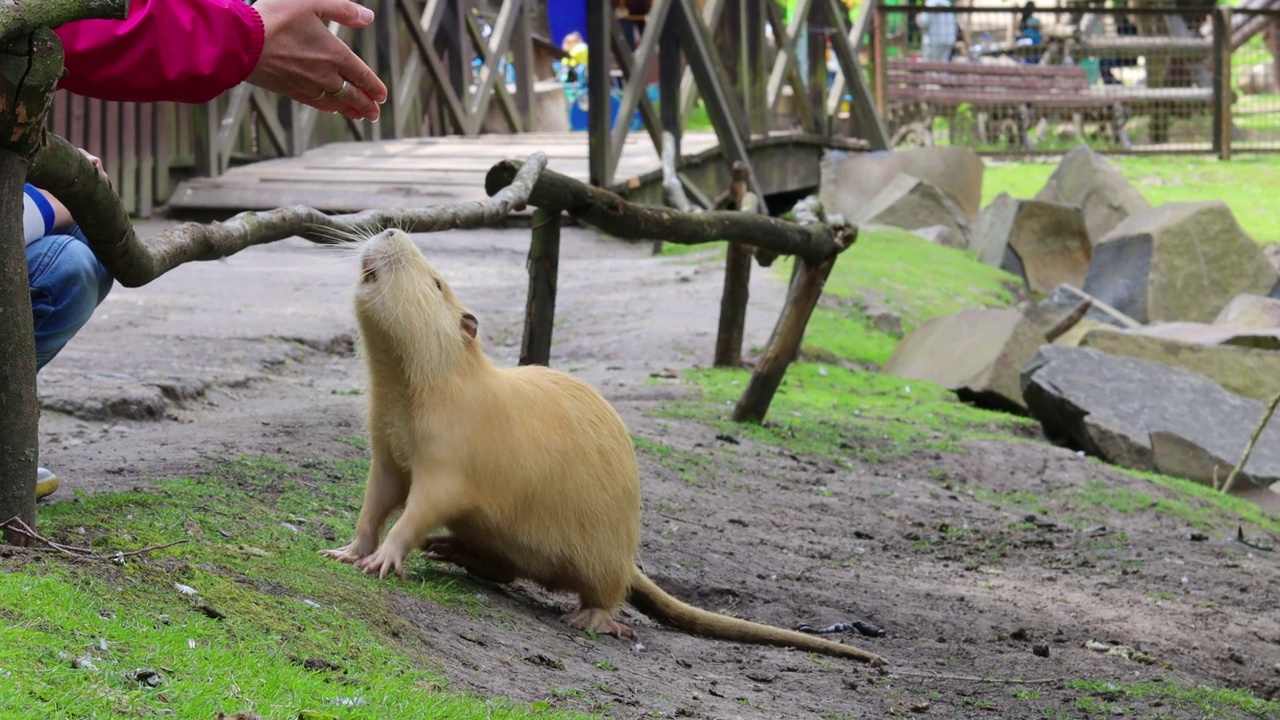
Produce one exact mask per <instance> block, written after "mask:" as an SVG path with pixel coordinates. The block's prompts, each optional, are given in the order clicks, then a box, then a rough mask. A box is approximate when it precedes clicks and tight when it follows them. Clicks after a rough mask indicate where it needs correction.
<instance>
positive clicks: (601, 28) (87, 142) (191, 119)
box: [49, 0, 885, 217]
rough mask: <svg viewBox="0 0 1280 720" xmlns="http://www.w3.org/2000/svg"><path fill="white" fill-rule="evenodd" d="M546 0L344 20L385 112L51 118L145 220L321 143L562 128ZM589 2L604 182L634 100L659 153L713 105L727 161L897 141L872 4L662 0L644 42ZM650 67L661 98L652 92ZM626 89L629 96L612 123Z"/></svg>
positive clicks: (247, 93)
mask: <svg viewBox="0 0 1280 720" xmlns="http://www.w3.org/2000/svg"><path fill="white" fill-rule="evenodd" d="M583 1H584V2H587V0H583ZM534 2H535V0H490V1H489V2H485V1H484V0H377V1H376V4H375V6H374V7H375V10H376V12H377V18H376V20H375V22H374V24H373V25H371V26H369V27H366V28H363V29H360V30H351V29H349V28H343V27H341V26H338V25H337V24H336V23H334V24H333V25H332V26H331V30H332V31H333V32H334V33H336V34H337V35H338V36H339V37H341V38H342V39H343V40H344V41H345V42H347V43H348V44H349V45H350V46H351V47H352V49H353V50H355V52H356V53H357V54H359V55H360V56H361V57H362V58H363V59H364V60H365V62H367V63H368V64H369V65H370V67H373V68H375V70H376V71H377V72H378V74H379V76H380V77H382V79H383V81H384V82H385V83H386V84H387V87H388V90H389V97H388V100H387V102H386V104H385V105H384V106H383V119H382V120H380V121H379V122H377V123H369V122H363V121H359V122H358V121H351V120H348V119H346V118H342V117H339V116H335V115H327V114H322V113H318V112H317V111H315V110H314V109H312V108H310V107H307V106H305V105H302V104H299V103H295V102H291V101H288V100H286V99H284V98H281V97H279V96H276V95H273V94H271V93H268V92H265V91H263V90H260V89H257V88H254V87H252V86H249V85H241V86H239V87H236V88H234V89H232V90H230V91H228V92H227V93H224V94H223V95H222V96H221V97H219V98H217V99H216V100H214V101H213V102H210V103H207V104H205V105H198V106H191V105H173V104H167V103H166V104H158V105H135V104H130V103H105V102H100V101H96V100H88V99H85V98H79V97H74V96H71V95H69V94H67V93H65V92H59V93H58V95H57V99H56V102H55V107H54V109H53V112H52V113H51V114H50V117H49V124H50V127H51V128H54V129H56V130H57V131H58V132H59V133H60V134H62V135H64V136H65V137H67V138H68V139H70V140H72V141H73V142H75V143H76V144H78V145H80V146H82V147H85V148H87V149H88V150H90V151H91V152H94V153H95V154H98V155H99V156H101V157H102V158H103V161H104V163H105V165H106V166H107V170H108V173H109V174H110V176H111V178H112V181H113V184H114V185H115V186H116V187H117V188H119V189H120V190H121V194H122V195H123V196H124V198H125V200H126V203H127V207H128V208H129V210H130V211H131V212H134V213H136V214H138V215H141V216H144V217H145V216H147V215H149V214H150V213H151V211H152V209H153V207H155V206H157V205H160V204H162V203H163V202H164V201H165V200H166V199H167V198H168V196H169V193H170V191H171V189H172V188H173V186H174V185H175V184H176V182H177V181H179V180H181V179H184V178H186V177H192V176H205V177H213V176H217V175H219V174H221V173H222V172H225V171H226V170H227V169H228V168H229V167H232V166H234V165H237V164H243V163H247V162H254V161H259V160H265V159H270V158H273V157H283V156H291V155H298V154H301V153H303V152H305V151H306V150H307V149H309V148H312V147H315V146H317V145H320V144H325V143H330V142H337V141H357V142H358V141H367V140H382V139H389V138H402V137H423V136H442V135H464V136H475V135H480V134H482V133H488V132H496V133H522V132H529V131H537V130H546V129H558V130H567V129H568V120H567V114H568V111H567V105H565V103H564V95H563V90H562V89H560V90H557V89H556V88H554V87H552V88H550V92H548V88H547V87H545V86H544V87H543V88H542V92H541V93H539V92H538V89H537V88H536V87H535V85H536V84H537V83H538V82H539V81H548V80H552V79H553V78H552V77H551V72H550V68H551V59H552V57H554V56H556V55H558V54H562V53H561V52H560V50H559V48H557V47H554V46H552V45H551V44H550V42H549V41H548V39H547V38H542V37H538V36H537V35H536V33H535V32H534V30H533V28H532V15H533V10H534ZM872 4H873V3H871V2H869V1H868V2H866V3H864V5H866V6H867V8H870V6H871V5H872ZM588 9H589V10H588V12H589V23H588V24H589V27H588V32H587V43H588V46H589V47H590V48H591V50H592V52H591V53H590V54H589V67H588V73H587V76H588V85H589V98H590V101H591V102H590V110H589V113H588V115H589V120H588V124H589V129H590V131H589V132H588V133H585V134H584V138H583V142H584V143H585V142H587V141H588V139H587V138H588V136H589V137H590V143H591V168H592V180H593V183H595V184H597V185H607V184H609V183H611V182H613V181H614V180H615V177H614V176H615V174H616V171H617V168H618V162H619V158H620V157H621V155H622V147H623V143H624V141H625V140H626V139H627V136H628V134H629V132H630V126H631V120H632V118H633V117H634V115H635V113H636V112H637V111H638V112H639V113H640V117H641V119H642V121H643V127H644V132H645V133H646V134H647V135H648V137H649V138H650V140H651V142H652V144H653V149H654V152H655V155H660V154H661V150H662V137H663V131H664V130H665V131H668V132H670V133H671V134H672V136H673V137H675V138H676V143H677V145H678V143H679V138H680V136H681V131H682V130H683V129H684V128H685V127H687V125H688V122H689V120H690V118H691V117H693V115H694V114H695V112H696V111H698V109H699V106H701V108H704V109H705V112H706V114H707V116H708V117H709V118H710V120H711V125H712V127H713V129H714V130H715V132H716V134H717V136H718V138H719V140H720V144H721V146H722V148H723V149H724V154H725V159H726V165H727V164H728V163H731V162H734V161H741V162H744V163H747V166H748V168H749V169H750V157H749V153H748V148H749V146H750V144H751V142H752V140H753V139H757V138H762V137H765V136H769V135H778V134H808V135H814V136H820V137H825V138H837V137H845V138H856V139H861V140H865V141H866V144H869V145H870V146H871V147H873V148H882V147H884V146H885V133H884V130H883V127H882V126H881V124H880V121H879V119H878V118H877V117H876V115H875V113H874V108H873V106H872V104H871V103H870V101H869V97H870V96H869V93H867V92H866V76H865V75H864V74H863V71H862V68H861V63H860V62H859V58H858V51H857V48H858V43H856V42H854V39H856V38H859V37H861V36H862V35H863V34H864V32H865V27H866V25H865V21H866V19H867V18H868V17H869V16H870V13H868V12H866V11H865V10H866V9H864V11H863V12H862V14H861V15H860V16H859V18H858V22H857V23H856V28H854V29H851V26H850V25H851V24H850V22H849V19H848V17H847V11H846V10H845V8H844V6H843V5H842V3H841V2H840V1H839V0H800V2H798V3H797V4H796V8H795V11H794V15H793V16H792V17H791V18H790V21H789V22H786V21H784V18H783V13H782V10H781V8H780V7H779V3H777V2H776V1H775V0H655V2H654V3H653V6H652V9H651V10H650V13H649V15H648V16H647V18H646V26H645V30H644V33H643V37H642V39H641V41H640V43H639V45H638V46H637V47H636V48H634V49H633V48H632V47H631V45H630V44H629V43H628V42H626V40H625V39H624V38H623V36H622V32H621V29H620V28H619V26H618V23H617V22H616V20H615V17H614V15H613V12H612V10H611V6H610V5H609V4H608V3H605V2H594V1H593V2H590V3H589V5H588ZM770 35H771V37H770ZM828 48H830V55H831V57H832V62H831V63H830V64H829V63H828ZM473 61H478V62H476V63H475V65H473ZM508 70H510V73H509V75H508ZM655 74H656V75H657V78H658V86H659V96H660V102H659V103H656V104H655V103H653V102H651V101H650V99H649V94H648V88H649V86H650V79H651V78H653V77H654V75H655ZM615 93H616V94H620V96H621V97H620V99H619V100H618V101H617V102H618V105H619V108H618V111H617V113H616V118H617V119H616V121H614V122H612V123H611V122H610V118H609V116H610V113H609V108H610V103H611V100H610V96H611V94H615ZM540 95H541V96H542V97H543V98H544V100H546V101H547V102H549V103H550V107H551V111H550V115H552V116H554V115H555V114H556V112H555V109H556V108H557V106H556V103H560V104H561V105H562V106H564V108H563V109H562V110H560V111H559V115H560V119H561V120H563V126H562V127H552V128H548V127H546V124H545V123H542V124H539V123H538V121H537V104H538V101H539V100H538V98H539V96H540ZM655 105H656V106H655ZM846 107H847V109H846ZM544 117H546V116H544ZM752 178H753V179H752V186H753V188H757V189H758V185H757V184H756V182H755V176H754V173H752Z"/></svg>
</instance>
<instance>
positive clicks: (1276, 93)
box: [1223, 0, 1280, 154]
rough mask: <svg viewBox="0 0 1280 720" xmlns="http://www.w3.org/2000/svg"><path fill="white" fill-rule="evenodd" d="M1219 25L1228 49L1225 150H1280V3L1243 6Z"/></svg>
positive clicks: (1230, 13) (1255, 3) (1251, 3)
mask: <svg viewBox="0 0 1280 720" xmlns="http://www.w3.org/2000/svg"><path fill="white" fill-rule="evenodd" d="M1270 5H1274V6H1275V8H1271V7H1264V6H1270ZM1223 24H1224V26H1225V27H1226V34H1227V39H1226V42H1227V43H1228V47H1229V51H1230V59H1229V62H1230V68H1229V73H1228V75H1229V77H1230V83H1229V86H1228V88H1227V91H1228V93H1229V98H1230V102H1229V103H1227V108H1228V112H1229V113H1230V115H1229V120H1230V123H1229V127H1230V135H1229V137H1228V138H1227V142H1226V152H1227V154H1230V153H1231V152H1249V151H1275V150H1280V77H1278V76H1280V73H1278V72H1277V71H1280V2H1274V0H1266V1H1265V2H1262V1H1257V0H1255V2H1245V3H1241V4H1240V5H1237V6H1235V7H1234V8H1230V9H1228V10H1227V12H1226V13H1225V14H1224V23H1223Z"/></svg>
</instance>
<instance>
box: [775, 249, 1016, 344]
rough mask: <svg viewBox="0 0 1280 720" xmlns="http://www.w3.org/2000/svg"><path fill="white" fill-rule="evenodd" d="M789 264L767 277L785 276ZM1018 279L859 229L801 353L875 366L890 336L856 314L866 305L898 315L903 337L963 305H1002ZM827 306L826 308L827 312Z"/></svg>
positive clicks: (965, 258)
mask: <svg viewBox="0 0 1280 720" xmlns="http://www.w3.org/2000/svg"><path fill="white" fill-rule="evenodd" d="M791 265H792V260H791V259H790V258H784V259H780V260H779V261H778V262H777V263H775V269H774V272H775V273H776V275H777V277H779V278H780V279H782V280H784V281H785V280H786V278H788V277H790V275H791ZM1020 284H1021V281H1020V280H1018V278H1017V277H1015V276H1014V275H1011V274H1009V273H1007V272H1005V271H1003V270H1001V269H999V268H993V267H991V266H989V265H985V264H983V263H982V262H980V261H978V259H977V258H976V257H974V256H973V255H972V254H971V253H968V252H964V251H962V250H956V249H954V248H948V247H944V246H941V245H936V244H934V243H931V242H929V241H928V240H925V239H924V238H922V237H920V236H919V235H916V234H915V233H912V232H908V231H906V230H897V229H884V230H870V231H864V232H862V233H860V234H859V235H858V241H857V243H855V244H854V246H853V247H852V248H850V249H849V250H846V251H845V252H844V254H843V255H841V256H840V259H839V260H838V261H837V262H836V265H835V268H834V269H833V270H832V272H831V277H830V278H829V279H828V280H827V284H826V286H825V287H824V288H823V299H824V300H823V303H822V304H820V305H819V307H818V308H817V310H815V312H814V316H813V318H812V319H811V320H810V322H809V326H808V329H807V331H806V333H805V339H804V346H805V348H804V349H805V352H806V353H808V354H810V355H815V354H816V355H824V354H830V355H834V356H836V357H838V358H841V359H843V360H847V361H849V362H867V363H875V364H877V365H879V364H883V363H884V362H885V361H886V360H888V359H889V356H890V355H891V354H892V353H893V348H894V346H896V345H897V342H898V338H896V337H894V336H892V335H889V334H888V333H885V332H881V331H878V330H876V329H875V328H874V327H872V326H871V325H870V324H869V323H868V322H867V321H866V317H865V315H864V314H863V312H862V310H861V309H860V308H861V307H862V306H863V304H864V302H865V301H867V300H871V301H873V302H874V303H877V304H879V305H881V306H883V307H884V308H885V309H887V310H889V311H892V312H894V313H897V314H898V315H899V316H900V317H901V318H902V326H903V330H904V332H910V331H912V330H914V329H915V328H916V327H918V326H919V325H920V323H922V322H924V321H926V320H929V319H931V318H934V317H939V316H943V315H950V314H952V313H955V312H958V311H960V310H963V309H965V308H971V307H1008V306H1010V305H1013V304H1014V302H1016V299H1017V298H1016V297H1015V296H1014V294H1013V293H1012V292H1011V291H1010V288H1014V287H1018V286H1019V285H1020ZM833 306H834V307H833Z"/></svg>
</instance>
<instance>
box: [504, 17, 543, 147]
mask: <svg viewBox="0 0 1280 720" xmlns="http://www.w3.org/2000/svg"><path fill="white" fill-rule="evenodd" d="M535 5H537V3H535V2H533V0H524V4H523V5H522V6H521V8H520V14H519V16H517V18H516V28H515V33H514V35H513V36H512V38H511V55H512V57H513V62H512V65H514V66H515V71H516V109H517V110H519V112H520V122H521V124H522V125H523V127H522V128H521V130H523V131H524V132H533V100H534V97H533V84H534V80H535V78H536V73H535V71H534V70H535V69H534V63H533V16H534V6H535ZM498 82H500V83H501V82H505V79H503V80H498Z"/></svg>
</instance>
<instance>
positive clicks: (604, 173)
mask: <svg viewBox="0 0 1280 720" xmlns="http://www.w3.org/2000/svg"><path fill="white" fill-rule="evenodd" d="M614 22H615V21H614V16H613V6H612V5H610V4H608V3H605V2H600V1H593V2H588V3H587V98H588V105H587V142H588V144H589V145H590V156H589V158H588V165H589V166H590V177H591V184H592V185H595V186H596V187H605V186H607V185H609V184H611V183H612V182H613V168H611V167H609V158H610V152H609V140H610V137H611V134H610V132H609V106H610V104H611V103H610V101H609V94H610V86H611V83H610V76H609V58H610V57H611V56H612V55H613V53H611V52H610V51H609V45H610V41H611V40H612V39H613V28H612V27H610V26H611V25H613V24H614Z"/></svg>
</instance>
